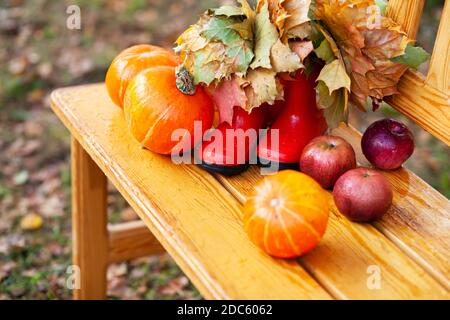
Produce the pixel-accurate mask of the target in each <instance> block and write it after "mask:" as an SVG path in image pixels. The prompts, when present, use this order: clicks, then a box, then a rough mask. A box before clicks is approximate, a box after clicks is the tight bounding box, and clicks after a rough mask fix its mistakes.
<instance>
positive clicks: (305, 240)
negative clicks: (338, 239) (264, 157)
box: [244, 170, 329, 258]
mask: <svg viewBox="0 0 450 320" xmlns="http://www.w3.org/2000/svg"><path fill="white" fill-rule="evenodd" d="M328 211H329V205H328V200H327V195H326V191H324V190H323V189H322V188H321V187H320V185H319V184H318V183H317V182H316V181H314V180H313V179H312V178H310V177H308V176H307V175H305V174H303V173H300V172H297V171H293V170H286V171H280V172H278V173H277V174H275V175H273V176H268V177H266V178H264V179H263V180H262V181H261V182H260V183H259V184H258V185H257V186H256V187H255V191H254V193H253V195H251V196H250V197H249V198H248V200H247V202H246V203H245V206H244V227H245V231H246V232H247V234H248V236H249V237H250V240H252V242H253V243H255V244H256V245H257V246H258V247H260V248H262V249H263V250H264V251H265V252H267V253H268V254H270V255H271V256H274V257H277V258H294V257H298V256H301V255H303V254H305V253H306V252H308V251H310V250H311V249H313V248H314V247H316V246H317V244H318V243H319V241H320V240H321V239H322V236H323V234H324V233H325V230H326V226H327V221H328Z"/></svg>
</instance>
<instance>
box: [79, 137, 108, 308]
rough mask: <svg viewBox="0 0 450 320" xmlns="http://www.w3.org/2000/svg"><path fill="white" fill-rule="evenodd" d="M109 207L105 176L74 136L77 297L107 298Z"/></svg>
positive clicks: (83, 298)
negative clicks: (107, 228)
mask: <svg viewBox="0 0 450 320" xmlns="http://www.w3.org/2000/svg"><path fill="white" fill-rule="evenodd" d="M106 210H107V204H106V177H105V175H104V174H103V172H102V171H101V170H100V168H99V167H98V166H97V165H96V164H95V162H94V161H93V160H92V159H91V157H90V156H89V155H88V154H87V153H86V152H85V151H84V149H83V148H82V147H81V146H80V144H79V143H78V142H77V141H76V140H74V139H72V246H73V252H72V256H73V264H74V265H75V266H77V267H78V268H79V274H78V276H79V277H80V278H79V279H80V283H79V285H80V286H79V288H77V287H76V286H75V287H74V290H73V296H74V299H77V300H79V299H82V300H85V299H105V298H106V269H107V267H108V233H107V230H106V224H107V215H106ZM75 275H77V274H75Z"/></svg>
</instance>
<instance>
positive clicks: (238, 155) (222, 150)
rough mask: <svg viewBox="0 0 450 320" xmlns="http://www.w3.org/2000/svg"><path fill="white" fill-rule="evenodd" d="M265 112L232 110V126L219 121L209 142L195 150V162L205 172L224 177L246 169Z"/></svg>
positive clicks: (260, 109)
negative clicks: (216, 173) (219, 174)
mask: <svg viewBox="0 0 450 320" xmlns="http://www.w3.org/2000/svg"><path fill="white" fill-rule="evenodd" d="M266 113H267V112H266V108H263V107H261V108H256V109H253V110H252V112H251V113H250V114H249V113H248V112H247V111H245V110H244V109H242V108H241V107H234V112H233V121H232V125H230V124H229V123H228V122H222V123H221V124H219V126H218V127H217V129H216V130H215V131H213V132H212V134H211V137H210V139H208V141H204V142H203V144H202V146H201V148H196V150H195V158H196V163H198V165H199V166H200V167H202V168H203V169H205V170H207V171H210V172H218V173H221V174H224V175H227V176H232V175H236V174H239V173H241V172H243V171H245V170H247V169H248V167H249V163H248V162H249V159H250V156H251V155H252V153H253V156H255V151H256V146H257V144H258V134H259V132H258V130H259V129H261V127H262V126H263V125H264V122H265V120H266ZM239 129H240V130H239ZM249 129H253V130H249ZM247 130H249V131H247ZM227 135H228V137H227ZM255 162H256V161H255Z"/></svg>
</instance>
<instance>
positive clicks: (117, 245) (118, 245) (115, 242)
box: [108, 220, 166, 263]
mask: <svg viewBox="0 0 450 320" xmlns="http://www.w3.org/2000/svg"><path fill="white" fill-rule="evenodd" d="M108 231H109V259H108V261H109V263H114V262H121V261H128V260H132V259H136V258H139V257H143V256H150V255H154V254H161V253H164V252H166V251H165V249H164V248H163V247H162V246H161V244H160V243H159V241H158V240H157V239H156V238H155V237H154V236H153V235H152V233H151V232H150V231H149V230H148V227H147V226H146V225H145V223H143V222H142V221H140V220H139V221H131V222H125V223H121V224H115V225H109V226H108Z"/></svg>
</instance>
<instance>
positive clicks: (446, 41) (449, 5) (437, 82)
mask: <svg viewBox="0 0 450 320" xmlns="http://www.w3.org/2000/svg"><path fill="white" fill-rule="evenodd" d="M440 21H441V22H440V25H439V30H438V34H437V36H436V42H435V44H434V50H433V55H432V58H431V62H430V69H429V70H428V76H427V83H428V84H430V85H431V86H433V87H435V88H437V89H439V90H441V91H442V92H447V94H448V93H449V92H450V0H446V1H445V5H444V10H443V11H442V17H441V20H440Z"/></svg>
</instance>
